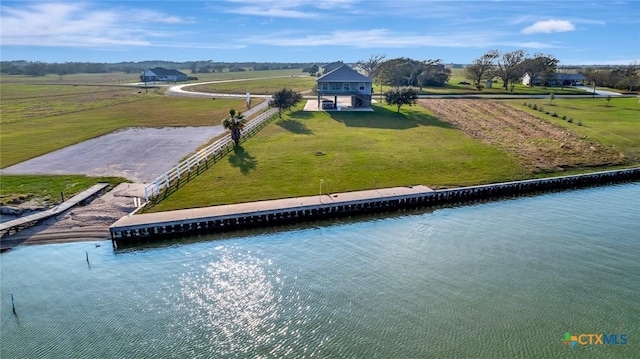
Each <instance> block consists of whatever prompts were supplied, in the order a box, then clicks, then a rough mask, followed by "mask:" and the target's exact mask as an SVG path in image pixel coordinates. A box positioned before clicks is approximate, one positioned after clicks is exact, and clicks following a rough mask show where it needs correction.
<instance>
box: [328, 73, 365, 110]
mask: <svg viewBox="0 0 640 359" xmlns="http://www.w3.org/2000/svg"><path fill="white" fill-rule="evenodd" d="M316 82H317V84H318V109H320V108H321V106H322V100H323V98H326V97H329V98H331V97H333V99H332V100H333V104H337V103H338V96H350V97H351V107H352V108H363V107H364V108H366V107H371V93H372V89H373V86H372V85H373V81H372V80H371V79H370V78H368V77H367V76H365V75H363V74H361V73H359V72H358V71H356V70H354V69H352V68H351V67H349V66H347V65H342V66H340V67H338V68H336V69H335V70H333V71H331V72H329V73H327V74H325V75H323V76H321V77H319V78H318V80H317V81H316Z"/></svg>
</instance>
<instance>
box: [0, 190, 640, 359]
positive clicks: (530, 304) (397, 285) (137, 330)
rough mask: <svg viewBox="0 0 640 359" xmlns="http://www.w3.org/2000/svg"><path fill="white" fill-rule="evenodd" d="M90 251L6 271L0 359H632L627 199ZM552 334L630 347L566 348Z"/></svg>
mask: <svg viewBox="0 0 640 359" xmlns="http://www.w3.org/2000/svg"><path fill="white" fill-rule="evenodd" d="M211 238H215V237H211ZM95 244H96V242H85V243H73V244H59V245H43V246H23V247H20V248H17V249H15V250H12V251H10V252H7V253H4V254H2V256H1V257H0V258H1V270H2V272H1V280H2V282H1V283H2V286H1V295H0V296H1V307H0V309H1V322H0V325H1V327H0V328H1V331H2V332H1V334H2V335H1V337H0V344H1V349H0V350H1V351H0V356H1V357H2V358H36V357H74V358H79V357H87V358H89V357H91V358H93V357H105V358H106V357H118V358H141V357H165V358H168V357H174V358H213V357H216V358H217V357H220V358H228V357H240V358H244V357H251V358H255V357H265V358H270V357H322V358H327V357H355V358H374V357H380V358H387V357H394V358H417V357H437V358H442V357H509V358H512V357H536V358H539V357H577V356H579V357H585V356H587V357H634V356H635V357H637V355H638V353H640V305H639V304H638V303H640V183H635V184H624V185H618V186H611V187H599V188H589V189H584V190H578V191H568V192H561V193H552V194H546V195H541V196H535V197H525V198H519V199H513V200H505V201H500V202H492V203H485V204H477V205H472V206H465V207H456V208H445V209H438V210H435V211H432V212H427V213H412V214H406V213H405V214H403V215H397V216H392V217H387V218H378V219H369V220H362V221H354V222H336V223H333V224H331V225H322V226H315V227H313V228H302V227H299V228H297V229H290V230H287V231H282V232H275V233H274V232H265V233H255V234H249V235H246V234H245V235H243V236H242V237H231V236H229V237H227V238H224V239H218V240H202V241H195V242H191V243H184V244H171V245H165V246H157V247H146V248H135V249H128V250H124V251H116V252H114V250H113V249H112V248H111V246H110V242H107V241H105V242H99V243H98V244H101V246H100V247H96V245H95ZM87 255H88V258H89V261H88V262H87V259H86V256H87ZM11 292H13V293H14V298H15V308H16V313H17V315H14V314H13V313H12V309H11V308H12V307H11V300H10V293H11ZM565 332H570V333H571V334H572V335H577V334H581V333H596V334H601V333H605V334H607V335H610V334H616V336H617V337H618V338H620V336H621V335H622V334H625V338H626V341H627V343H626V344H617V345H616V344H607V345H579V344H578V345H576V347H574V348H573V349H571V348H569V347H567V346H565V345H564V344H563V342H562V339H563V338H564V334H565ZM618 341H619V342H621V340H620V339H618Z"/></svg>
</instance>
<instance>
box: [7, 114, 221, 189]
mask: <svg viewBox="0 0 640 359" xmlns="http://www.w3.org/2000/svg"><path fill="white" fill-rule="evenodd" d="M223 132H224V129H223V128H222V126H210V127H179V128H168V127H167V128H129V129H125V130H122V131H117V132H113V133H110V134H107V135H104V136H101V137H98V138H94V139H92V140H88V141H84V142H82V143H78V144H75V145H72V146H69V147H65V148H63V149H61V150H58V151H55V152H51V153H48V154H46V155H43V156H40V157H36V158H33V159H31V160H28V161H25V162H21V163H18V164H16V165H13V166H11V167H7V168H5V169H3V170H2V171H1V173H2V174H53V175H60V174H85V175H88V176H115V177H124V178H127V179H129V180H130V181H132V182H136V183H149V182H151V181H153V180H154V179H155V178H156V177H158V176H159V175H161V174H162V173H164V172H166V171H167V170H169V169H170V168H171V167H172V166H174V165H176V164H178V163H179V162H180V160H182V159H183V158H184V157H185V156H186V155H188V154H190V153H192V152H194V151H195V150H196V149H197V148H198V147H200V146H201V145H202V144H204V143H206V142H207V141H208V140H210V139H211V138H213V137H216V136H218V135H220V134H222V133H223Z"/></svg>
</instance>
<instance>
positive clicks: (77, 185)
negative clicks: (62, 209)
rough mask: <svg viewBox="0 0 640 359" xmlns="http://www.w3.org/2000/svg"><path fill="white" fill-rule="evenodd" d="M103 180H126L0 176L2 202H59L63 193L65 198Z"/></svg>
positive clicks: (113, 182) (119, 180)
mask: <svg viewBox="0 0 640 359" xmlns="http://www.w3.org/2000/svg"><path fill="white" fill-rule="evenodd" d="M99 182H103V183H109V184H110V185H111V186H115V185H117V184H119V183H122V182H126V180H125V179H123V178H117V177H87V176H75V175H70V176H13V175H3V176H2V177H0V200H1V201H0V202H1V204H2V205H3V206H6V205H12V204H16V203H21V202H24V201H29V200H35V201H36V202H38V203H39V204H57V203H60V202H61V199H62V196H61V193H64V197H65V199H69V198H71V197H72V196H74V195H76V194H78V193H80V192H82V191H84V190H85V189H87V188H89V187H91V186H93V185H94V184H96V183H99Z"/></svg>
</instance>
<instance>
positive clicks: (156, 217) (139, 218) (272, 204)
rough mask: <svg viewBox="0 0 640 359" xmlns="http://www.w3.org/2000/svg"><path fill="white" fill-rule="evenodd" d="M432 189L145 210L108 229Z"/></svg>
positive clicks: (353, 201) (389, 196) (263, 212)
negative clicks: (143, 212) (150, 211)
mask: <svg viewBox="0 0 640 359" xmlns="http://www.w3.org/2000/svg"><path fill="white" fill-rule="evenodd" d="M428 192H433V190H432V189H431V188H429V187H426V186H422V185H420V186H412V187H393V188H381V189H377V190H366V191H356V192H346V193H332V194H325V195H317V196H308V197H295V198H284V199H276V200H269V201H259V202H248V203H237V204H228V205H221V206H213V207H204V208H193V209H182V210H176V211H167V212H158V213H145V214H137V215H130V216H125V217H122V218H120V219H119V220H118V221H116V222H115V223H114V224H112V225H111V227H110V230H111V233H112V234H113V233H114V232H122V231H124V230H133V229H140V228H149V227H152V226H168V225H175V224H183V223H186V222H196V221H206V220H217V219H226V218H236V217H239V216H243V215H254V216H260V215H266V214H271V213H275V212H280V211H282V210H283V209H286V210H290V211H294V210H306V209H313V208H318V207H322V206H326V205H340V204H345V205H346V204H357V203H359V202H368V201H370V200H372V199H382V198H384V199H389V200H391V199H395V198H401V197H403V196H415V195H416V194H421V193H428Z"/></svg>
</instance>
